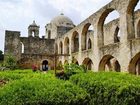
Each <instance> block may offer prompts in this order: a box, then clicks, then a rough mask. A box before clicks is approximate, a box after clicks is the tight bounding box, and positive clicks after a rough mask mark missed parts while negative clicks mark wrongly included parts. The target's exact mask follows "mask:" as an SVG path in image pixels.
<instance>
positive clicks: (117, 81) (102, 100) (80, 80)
mask: <svg viewBox="0 0 140 105" xmlns="http://www.w3.org/2000/svg"><path fill="white" fill-rule="evenodd" d="M70 81H71V82H73V83H74V84H76V85H78V86H80V87H82V88H83V89H86V91H87V92H88V93H89V94H90V97H91V100H90V105H140V78H139V77H136V76H133V75H129V74H123V73H113V72H99V73H86V74H83V73H82V74H77V75H73V76H72V77H71V78H70Z"/></svg>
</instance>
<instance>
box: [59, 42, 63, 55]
mask: <svg viewBox="0 0 140 105" xmlns="http://www.w3.org/2000/svg"><path fill="white" fill-rule="evenodd" d="M59 48H60V52H59V53H60V54H63V43H62V42H60V44H59Z"/></svg>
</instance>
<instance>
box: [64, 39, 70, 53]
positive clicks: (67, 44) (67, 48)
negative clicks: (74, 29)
mask: <svg viewBox="0 0 140 105" xmlns="http://www.w3.org/2000/svg"><path fill="white" fill-rule="evenodd" d="M64 46H65V50H64V53H65V54H69V38H68V37H66V38H65V40H64Z"/></svg>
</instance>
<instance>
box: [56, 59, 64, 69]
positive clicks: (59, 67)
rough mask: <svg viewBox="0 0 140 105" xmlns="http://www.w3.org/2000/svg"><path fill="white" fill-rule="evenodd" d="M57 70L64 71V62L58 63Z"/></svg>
mask: <svg viewBox="0 0 140 105" xmlns="http://www.w3.org/2000/svg"><path fill="white" fill-rule="evenodd" d="M57 69H58V70H62V69H63V64H62V61H59V62H58V65H57Z"/></svg>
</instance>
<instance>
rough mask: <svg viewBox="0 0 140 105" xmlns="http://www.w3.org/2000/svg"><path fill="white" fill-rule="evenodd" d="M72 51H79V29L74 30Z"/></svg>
mask: <svg viewBox="0 0 140 105" xmlns="http://www.w3.org/2000/svg"><path fill="white" fill-rule="evenodd" d="M71 42H72V47H71V48H72V52H73V53H74V52H78V51H79V34H78V32H77V31H74V32H73V34H72V41H71Z"/></svg>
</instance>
